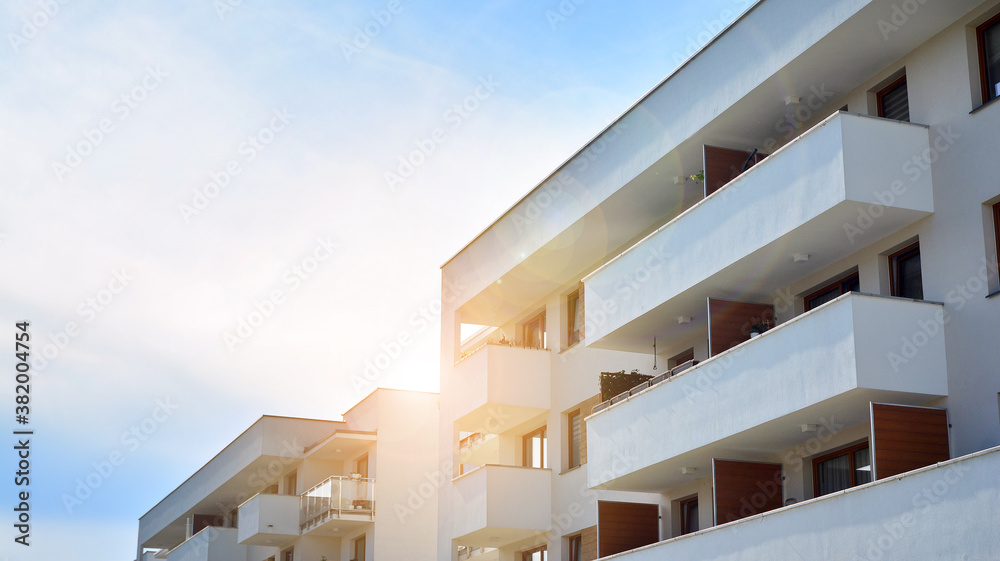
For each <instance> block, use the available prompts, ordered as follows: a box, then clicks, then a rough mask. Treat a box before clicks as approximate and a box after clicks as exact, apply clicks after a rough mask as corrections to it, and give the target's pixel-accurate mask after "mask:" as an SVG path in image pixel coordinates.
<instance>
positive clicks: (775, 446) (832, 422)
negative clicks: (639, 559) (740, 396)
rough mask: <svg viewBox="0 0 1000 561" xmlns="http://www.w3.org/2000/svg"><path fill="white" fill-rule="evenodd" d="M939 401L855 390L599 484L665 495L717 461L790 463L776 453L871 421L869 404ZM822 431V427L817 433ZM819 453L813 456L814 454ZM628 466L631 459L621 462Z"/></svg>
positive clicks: (705, 473) (705, 472) (705, 474)
mask: <svg viewBox="0 0 1000 561" xmlns="http://www.w3.org/2000/svg"><path fill="white" fill-rule="evenodd" d="M937 397H940V396H935V395H925V394H917V393H908V392H899V391H885V390H873V389H868V388H856V389H854V390H851V391H849V392H846V393H844V394H841V395H838V396H836V397H833V398H830V399H828V400H826V401H823V402H820V403H817V404H815V405H811V406H809V407H805V408H803V409H800V410H798V411H796V412H794V413H791V414H789V415H785V416H783V417H781V418H778V419H774V420H772V421H769V422H767V423H764V424H761V425H758V426H757V427H754V428H752V429H749V430H746V431H743V432H741V433H738V434H735V435H732V436H729V437H727V438H723V439H720V440H718V441H716V442H713V443H712V444H711V445H709V446H704V447H702V448H699V449H697V450H692V451H690V452H686V453H684V454H680V455H678V456H675V457H673V458H669V459H666V460H664V461H662V462H658V463H656V464H654V465H651V466H648V467H644V468H642V469H638V470H636V471H633V472H631V473H628V474H627V475H623V476H620V477H617V478H615V479H611V480H609V481H608V482H606V483H604V484H602V485H598V486H596V487H595V488H596V489H614V490H620V491H641V492H652V493H658V492H662V491H663V490H664V489H671V488H674V487H678V486H680V485H684V484H687V483H690V482H692V481H694V480H697V479H701V478H702V477H710V476H711V475H712V459H713V458H719V459H725V460H749V461H777V460H783V461H790V460H791V459H793V458H796V457H797V458H799V459H802V460H803V461H804V463H803V465H804V466H807V464H806V463H805V457H804V456H803V455H801V454H799V455H795V453H794V452H792V457H791V458H788V457H785V458H779V459H775V458H774V457H773V456H774V454H777V453H780V452H782V451H784V450H788V449H790V448H794V447H795V446H799V445H804V444H806V443H807V441H809V440H810V439H813V438H822V439H828V438H829V437H828V436H827V435H829V431H830V430H831V429H832V430H834V431H841V430H844V429H846V428H849V427H852V426H855V425H858V424H867V423H868V422H869V404H870V402H873V401H874V402H877V403H897V404H900V405H924V404H926V403H927V402H928V401H930V400H932V399H935V398H937ZM802 425H817V427H825V430H826V431H827V432H824V433H818V432H816V433H810V432H802ZM817 430H819V428H817ZM815 452H818V450H814V451H813V452H810V453H809V454H808V455H812V454H814V453H815ZM622 461H623V462H624V463H626V464H627V463H628V457H627V455H626V456H625V457H624V458H623V459H622ZM688 467H694V468H697V471H695V472H694V473H693V474H689V475H682V474H681V468H688Z"/></svg>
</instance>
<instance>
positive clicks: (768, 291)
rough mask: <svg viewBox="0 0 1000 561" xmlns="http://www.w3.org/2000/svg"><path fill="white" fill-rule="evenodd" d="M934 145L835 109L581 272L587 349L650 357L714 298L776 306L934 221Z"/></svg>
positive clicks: (901, 126) (918, 131) (904, 128)
mask: <svg viewBox="0 0 1000 561" xmlns="http://www.w3.org/2000/svg"><path fill="white" fill-rule="evenodd" d="M929 149H930V135H929V133H928V130H927V127H924V126H920V125H913V124H910V123H901V122H897V121H890V120H886V119H879V118H873V117H866V116H862V115H856V114H852V113H845V112H838V113H835V114H833V115H832V116H830V117H829V118H827V119H826V120H824V121H823V122H821V123H820V124H818V125H816V126H815V127H813V128H812V129H810V130H809V131H807V132H805V133H803V134H802V135H801V136H800V137H798V138H797V139H795V140H793V141H792V142H790V143H789V144H787V145H786V146H784V147H782V148H781V149H779V150H777V151H776V152H775V153H774V154H772V155H771V156H770V157H768V158H767V159H765V160H763V161H762V162H760V163H758V164H757V165H755V166H754V167H752V168H751V169H749V170H748V171H746V172H745V173H743V174H742V175H740V176H739V177H738V178H736V179H734V180H733V181H731V182H729V183H728V184H727V185H726V186H724V187H723V188H721V189H719V190H718V191H716V192H715V193H713V194H712V195H711V196H709V197H707V198H705V199H704V200H702V201H701V202H699V203H697V204H695V205H694V206H693V207H691V208H689V209H688V210H686V211H685V212H683V213H682V214H681V215H679V216H678V217H677V218H675V219H673V220H671V221H670V222H668V223H667V224H666V225H664V226H663V227H661V228H660V229H658V230H657V231H655V232H654V233H652V234H650V235H649V236H647V237H646V238H645V239H644V240H642V241H641V242H639V243H638V244H636V245H635V246H633V247H632V248H630V249H629V250H628V251H626V252H625V253H623V254H621V255H619V256H618V257H617V258H615V259H614V260H612V261H610V262H609V263H607V264H606V265H605V266H604V267H602V268H601V269H598V270H597V271H596V272H594V273H593V274H591V275H590V276H589V277H587V278H586V279H584V283H585V291H586V294H585V298H584V302H585V304H584V305H585V307H586V315H587V340H586V343H587V345H588V346H593V347H600V348H610V349H619V350H631V351H641V352H645V351H647V350H648V347H649V345H650V342H651V341H652V338H653V337H654V336H656V335H660V336H661V338H662V337H663V335H664V333H662V331H663V330H665V329H667V326H669V325H677V317H681V316H684V317H694V318H698V317H704V313H703V310H704V305H705V299H706V297H709V296H718V295H720V294H731V293H734V292H738V293H740V294H742V295H744V296H745V298H744V300H746V301H755V300H756V301H769V300H770V299H771V297H772V296H773V291H774V290H775V289H776V288H780V287H785V286H788V285H789V284H790V283H791V282H792V281H794V280H797V279H800V278H802V277H804V276H806V275H808V274H810V273H812V272H815V271H818V270H820V269H822V268H824V267H826V266H828V265H830V264H832V263H834V262H835V261H837V260H839V259H842V258H844V257H847V256H848V255H850V254H852V253H854V252H856V251H858V250H859V249H860V248H862V247H864V246H866V245H868V244H870V243H872V242H874V241H876V240H879V239H881V238H882V237H884V236H886V235H888V234H890V233H892V232H895V231H896V230H899V229H900V228H903V227H904V226H907V225H910V224H913V223H914V222H916V221H918V220H920V219H922V218H924V217H926V216H928V215H929V214H931V213H932V212H934V206H933V193H932V185H931V174H930V173H929V172H926V171H923V170H921V169H920V168H918V167H917V166H916V165H914V163H913V161H912V160H913V159H914V158H917V157H919V156H921V155H922V154H924V153H925V151H926V150H929ZM793 256H798V258H797V259H796V258H794V257H793ZM803 256H806V257H803Z"/></svg>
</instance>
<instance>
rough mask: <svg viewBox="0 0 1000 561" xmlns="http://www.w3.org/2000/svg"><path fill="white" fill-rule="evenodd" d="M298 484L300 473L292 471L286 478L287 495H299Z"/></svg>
mask: <svg viewBox="0 0 1000 561" xmlns="http://www.w3.org/2000/svg"><path fill="white" fill-rule="evenodd" d="M297 485H298V474H297V472H294V471H293V472H292V473H290V474H289V475H288V477H286V478H285V494H286V495H297V494H298V493H296V492H295V491H296V486H297Z"/></svg>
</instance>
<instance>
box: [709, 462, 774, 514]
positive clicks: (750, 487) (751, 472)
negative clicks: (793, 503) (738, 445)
mask: <svg viewBox="0 0 1000 561" xmlns="http://www.w3.org/2000/svg"><path fill="white" fill-rule="evenodd" d="M712 478H713V482H712V488H713V490H714V495H715V523H716V524H725V523H726V522H732V521H733V520H739V519H740V518H746V517H747V516H753V515H754V514H759V513H761V512H767V511H769V510H773V509H776V508H780V507H781V505H782V501H783V500H784V499H783V498H782V496H783V489H782V484H781V479H782V476H781V464H765V463H760V462H738V461H732V460H719V459H715V460H712Z"/></svg>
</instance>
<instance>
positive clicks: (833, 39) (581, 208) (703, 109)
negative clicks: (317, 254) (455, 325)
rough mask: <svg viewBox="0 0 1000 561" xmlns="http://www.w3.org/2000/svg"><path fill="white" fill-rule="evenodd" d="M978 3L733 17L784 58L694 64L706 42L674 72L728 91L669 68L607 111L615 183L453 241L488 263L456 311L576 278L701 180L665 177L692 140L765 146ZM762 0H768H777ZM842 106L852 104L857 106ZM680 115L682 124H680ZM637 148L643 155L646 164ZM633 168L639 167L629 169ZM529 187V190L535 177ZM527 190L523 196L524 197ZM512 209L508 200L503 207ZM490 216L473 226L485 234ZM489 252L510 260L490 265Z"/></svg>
mask: <svg viewBox="0 0 1000 561" xmlns="http://www.w3.org/2000/svg"><path fill="white" fill-rule="evenodd" d="M769 4H772V3H765V4H764V5H763V8H768V5H769ZM978 4H979V2H978V0H976V1H973V0H955V1H953V2H936V3H935V2H928V3H926V4H921V6H920V11H919V13H918V14H917V15H915V16H914V17H912V18H910V21H908V22H907V24H906V25H904V26H900V27H899V28H898V29H897V30H895V31H892V32H891V33H890V34H889V35H888V37H886V36H884V35H883V32H882V31H880V28H879V26H878V22H879V21H880V20H884V21H888V19H889V18H891V17H892V13H893V12H892V2H889V1H887V0H879V1H875V2H871V3H869V4H868V5H867V6H865V7H864V8H862V9H861V10H860V11H858V12H857V13H855V14H854V15H853V16H851V17H850V18H849V19H848V20H847V21H846V22H844V23H843V24H842V25H840V26H839V27H837V28H836V29H834V30H833V31H832V32H830V33H828V34H827V35H826V36H824V37H822V38H819V37H800V36H797V35H796V31H797V29H798V28H795V27H789V26H787V25H786V24H785V23H784V22H785V20H787V19H789V18H791V17H793V15H794V14H793V15H787V16H784V17H782V18H772V19H774V24H773V25H774V26H776V27H775V28H768V27H766V25H767V23H769V20H768V17H769V16H767V15H766V14H755V13H753V12H751V13H750V14H749V15H748V16H747V17H746V18H744V20H742V21H741V22H739V23H738V26H744V27H745V30H744V32H745V33H746V34H747V35H748V36H752V37H754V38H755V39H754V40H753V42H752V44H748V45H746V48H747V49H750V50H752V51H753V52H758V53H759V55H760V56H759V60H760V61H761V68H765V67H766V66H767V65H766V62H767V61H768V60H788V59H789V58H792V60H791V61H790V62H789V63H788V64H786V65H785V66H784V67H782V68H780V69H779V70H778V71H776V72H771V73H770V75H767V76H759V75H758V74H759V73H761V72H770V71H767V70H760V69H756V68H739V69H725V68H716V69H714V70H713V71H712V72H708V70H706V69H705V68H702V67H701V66H699V61H698V58H702V57H703V56H704V55H706V54H707V53H708V52H710V51H711V49H712V46H709V47H708V51H706V52H705V53H702V54H701V55H699V57H698V58H696V59H695V60H693V61H691V62H690V63H689V64H688V65H687V67H685V68H683V69H681V70H680V71H679V72H680V73H681V74H684V73H691V75H693V76H697V75H698V74H699V73H701V74H705V75H706V76H705V79H710V80H712V82H713V84H716V86H715V87H716V88H717V89H718V90H719V91H723V92H729V91H732V92H734V97H736V98H737V99H738V100H737V101H735V102H731V103H722V106H721V107H716V105H717V102H716V101H713V102H712V105H711V106H705V102H704V101H700V100H698V99H692V98H682V96H681V93H680V92H677V91H676V90H677V88H672V87H671V84H672V83H680V82H678V81H679V80H681V75H680V74H678V75H676V76H672V77H671V78H670V79H669V80H667V81H666V82H665V83H664V84H661V85H660V86H659V87H658V88H657V89H655V90H654V91H653V92H652V93H650V94H649V95H648V96H647V97H646V98H645V99H643V100H641V101H640V102H639V103H637V104H636V105H635V106H634V107H632V108H631V109H630V110H629V111H628V112H627V113H626V114H625V116H624V117H623V118H622V119H620V120H619V121H618V122H619V123H628V125H629V126H628V127H626V128H625V129H624V131H623V132H622V134H621V136H620V137H619V140H617V141H616V142H618V143H622V144H626V143H630V144H631V145H633V146H634V150H633V151H632V152H633V153H634V154H635V155H634V157H632V155H631V154H630V156H629V157H628V158H625V159H623V161H621V162H620V163H617V165H616V168H615V169H616V172H617V175H618V176H620V179H617V181H619V185H621V186H620V187H618V188H615V189H614V190H613V191H609V190H608V189H607V188H606V187H605V188H603V191H606V193H604V192H602V193H594V192H592V191H591V190H589V188H591V187H592V186H585V187H587V188H588V190H587V191H586V192H587V193H588V194H589V195H588V198H587V199H583V198H582V197H578V198H576V199H574V200H572V201H571V200H570V199H572V198H573V197H572V196H571V195H568V194H563V195H562V196H561V197H559V198H555V199H551V200H552V204H551V205H550V206H546V207H545V208H539V209H537V210H538V215H537V216H535V217H529V219H528V220H527V221H526V222H525V223H524V228H523V231H522V229H521V228H518V235H519V236H520V237H523V238H532V237H537V236H540V235H543V234H540V232H541V231H543V230H544V228H539V227H538V226H537V225H533V224H534V223H535V222H536V221H537V222H544V221H546V220H552V221H553V223H560V222H565V221H566V217H567V216H576V217H577V218H576V219H575V220H572V222H566V223H568V224H570V225H569V226H568V227H566V228H565V229H563V230H561V231H560V232H558V233H557V234H555V235H552V236H551V237H549V238H548V239H546V240H539V241H538V242H537V243H534V244H532V243H527V244H525V243H520V244H515V243H514V242H511V243H510V244H504V243H503V242H501V241H497V240H495V239H494V241H493V244H492V246H491V245H490V243H489V242H483V244H482V246H481V247H477V242H478V241H479V240H477V242H473V243H472V244H470V245H469V246H468V247H467V248H466V249H464V250H463V252H462V253H467V252H468V253H472V256H471V257H470V260H469V261H468V262H467V263H469V266H472V267H474V268H476V269H483V270H484V271H490V273H484V274H483V275H484V278H485V282H487V283H489V284H487V285H485V287H475V290H477V291H478V292H477V293H476V294H475V295H474V296H473V297H472V298H470V299H469V300H467V301H466V302H465V303H464V304H463V305H462V306H461V308H460V312H461V315H460V318H461V321H463V322H465V323H476V324H482V325H503V324H505V323H506V322H509V321H511V320H514V319H516V318H517V317H519V315H521V314H524V313H525V310H528V309H531V308H532V307H533V306H536V305H538V304H539V303H540V302H541V299H542V298H544V297H545V296H547V295H548V294H550V293H552V292H553V291H554V290H558V289H559V288H560V287H562V286H565V285H567V284H571V283H573V282H574V281H576V280H579V279H580V278H582V277H583V276H585V275H586V274H588V273H589V272H590V271H593V270H594V269H596V268H597V267H599V266H600V265H601V264H603V262H604V261H606V260H607V259H608V258H610V257H613V256H614V255H616V254H617V253H620V251H622V250H624V249H626V248H628V247H629V246H631V245H632V244H633V243H634V242H636V241H638V240H639V239H641V238H642V237H643V236H644V235H645V234H647V233H649V232H652V231H653V230H655V229H656V228H658V227H659V226H662V225H663V224H665V223H666V222H668V221H669V220H671V219H673V218H674V217H676V216H677V215H678V214H679V213H680V212H681V211H682V210H684V209H686V208H687V207H689V206H691V205H692V204H694V203H695V202H697V201H698V200H699V199H700V197H701V195H700V193H701V191H702V186H701V185H698V184H696V183H694V182H693V181H691V180H687V181H684V182H681V183H680V184H675V181H674V178H676V177H687V176H689V175H691V174H693V173H695V172H697V171H698V170H700V169H701V168H702V167H703V165H702V154H701V151H702V145H704V144H709V145H716V146H724V147H729V148H736V149H742V150H752V149H754V148H757V149H761V150H762V151H763V150H764V149H765V147H769V148H770V149H769V150H768V152H771V151H773V149H774V148H776V147H780V146H781V145H783V144H785V143H786V142H787V141H789V140H791V138H793V137H794V136H795V135H797V134H799V133H801V132H802V131H803V130H805V129H804V127H805V126H807V125H811V124H812V123H815V122H816V121H818V120H820V119H822V118H823V117H825V116H827V115H829V114H831V113H833V112H834V111H836V110H837V109H840V106H841V105H842V104H838V102H839V101H840V98H841V97H842V96H844V95H846V94H847V93H849V92H850V91H852V90H854V89H855V88H857V87H858V86H859V85H861V84H863V83H865V82H866V81H868V80H870V79H872V77H874V76H875V75H876V74H877V73H878V72H880V71H885V69H886V68H887V67H888V66H889V65H891V64H892V63H893V62H894V61H896V60H899V59H900V58H902V57H903V56H904V55H906V54H907V53H909V52H910V51H912V50H913V49H915V48H916V47H918V46H919V45H920V44H922V43H924V42H926V41H927V40H929V39H931V38H932V37H933V36H934V35H936V34H937V33H939V32H940V31H942V30H943V29H944V27H945V26H946V25H948V22H953V21H955V20H956V19H958V18H959V17H961V16H962V15H964V14H965V13H967V12H968V11H970V10H972V9H974V8H975V7H976V6H977V5H978ZM773 5H774V8H772V9H779V8H781V7H780V6H779V5H778V4H773ZM758 9H761V8H755V10H754V12H755V11H756V10H758ZM795 9H798V10H805V11H807V12H810V13H808V14H803V16H802V17H803V18H812V17H816V14H815V13H812V12H815V11H816V9H817V7H816V6H815V5H813V4H811V3H810V4H801V5H799V7H797V8H795ZM831 10H832V9H831ZM917 16H919V17H917ZM820 17H828V18H835V17H837V16H835V15H834V14H826V15H822V16H820ZM805 46H808V48H804V47H805ZM803 48H804V50H801V49H803ZM685 79H688V78H685ZM748 82H749V84H750V86H749V90H748V89H747V88H748V86H747V83H748ZM788 97H798V98H799V99H800V103H799V104H798V105H786V103H785V100H786V98H788ZM720 109H721V111H720ZM850 110H851V111H856V112H862V113H864V112H866V111H867V108H864V107H851V108H850ZM702 116H707V117H708V118H707V119H706V118H705V117H702ZM790 125H794V126H796V127H798V129H797V130H795V129H792V128H791V126H790ZM692 126H693V127H694V130H687V129H690V128H691V127H692ZM792 131H794V132H792ZM769 141H773V143H769ZM769 144H770V145H769ZM593 146H594V145H593V144H592V145H590V146H587V147H584V148H583V149H582V150H581V153H580V154H579V155H578V156H576V159H574V160H570V161H569V162H567V163H566V164H565V165H564V166H563V168H562V169H561V171H563V172H564V173H567V174H568V175H569V176H572V175H573V171H574V169H577V168H578V167H579V166H578V164H579V163H580V160H581V159H586V158H587V157H588V156H590V157H597V158H600V157H601V156H600V155H599V154H598V155H596V156H595V155H594V154H593V152H588V151H587V150H588V148H591V147H593ZM609 153H610V151H609ZM616 157H619V156H616ZM626 159H627V160H628V161H625V160H626ZM641 160H648V164H644V163H642V161H641ZM636 169H641V170H642V171H641V172H633V171H630V170H636ZM605 179H608V178H605ZM612 181H614V180H612ZM536 191H537V192H538V193H541V192H542V189H538V190H536ZM535 194H537V193H534V192H533V193H532V194H530V195H529V196H528V197H527V198H526V199H525V200H526V201H527V200H531V199H532V196H533V195H535ZM514 212H518V209H517V208H515V209H513V210H512V211H511V213H514ZM520 212H524V211H523V210H521V211H520ZM494 226H495V225H494ZM493 228H494V227H491V229H490V230H487V232H486V233H485V234H484V235H486V236H489V235H490V232H491V230H492V229H493ZM515 245H520V246H521V247H534V248H535V249H534V250H530V251H528V252H526V253H522V254H520V255H513V256H511V255H507V257H513V260H508V259H500V260H497V259H496V257H497V255H496V252H505V251H511V250H510V248H512V247H515ZM477 250H478V251H479V253H481V255H479V254H477V253H476V252H477ZM496 262H513V263H516V265H515V266H514V267H513V268H510V269H508V270H506V271H496V272H495V273H493V272H492V271H494V270H495V269H496V268H497V265H496V264H495V263H496ZM491 275H492V276H491ZM490 278H492V279H494V280H493V281H490V280H489V279H490Z"/></svg>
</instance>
